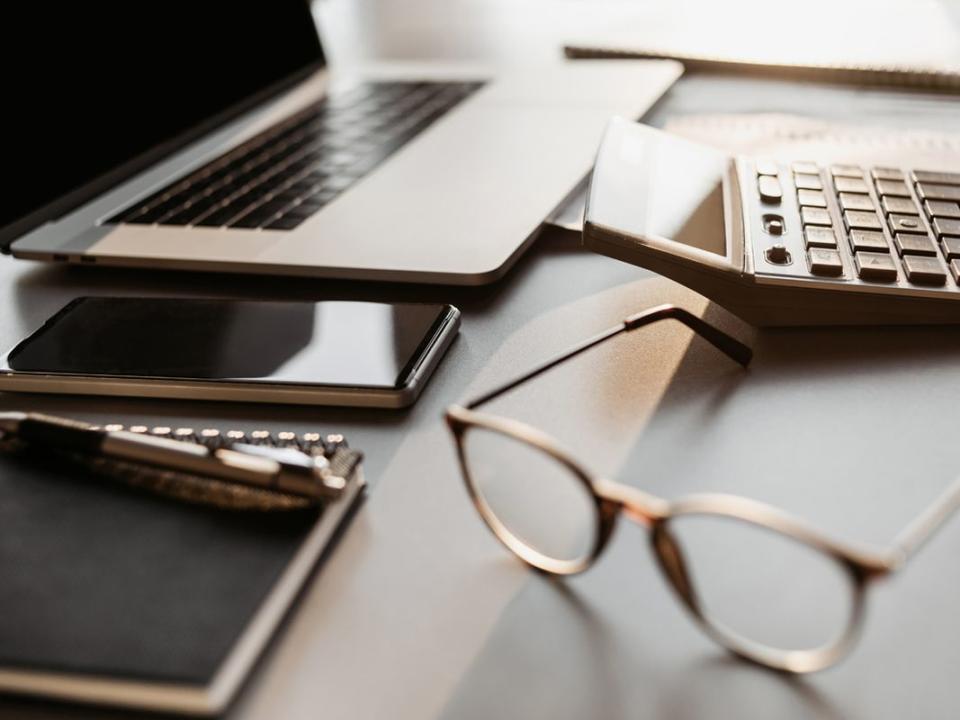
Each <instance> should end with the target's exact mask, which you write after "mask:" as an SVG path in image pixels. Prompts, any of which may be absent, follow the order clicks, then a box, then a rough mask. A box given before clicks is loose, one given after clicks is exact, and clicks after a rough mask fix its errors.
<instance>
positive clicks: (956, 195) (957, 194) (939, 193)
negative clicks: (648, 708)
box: [917, 183, 960, 201]
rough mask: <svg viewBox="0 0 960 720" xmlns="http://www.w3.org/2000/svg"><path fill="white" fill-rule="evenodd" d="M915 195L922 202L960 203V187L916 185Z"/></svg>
mask: <svg viewBox="0 0 960 720" xmlns="http://www.w3.org/2000/svg"><path fill="white" fill-rule="evenodd" d="M917 194H918V195H920V197H921V198H923V199H924V200H953V201H960V187H957V186H956V185H933V184H931V183H917Z"/></svg>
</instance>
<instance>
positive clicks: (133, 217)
mask: <svg viewBox="0 0 960 720" xmlns="http://www.w3.org/2000/svg"><path fill="white" fill-rule="evenodd" d="M481 85H482V83H464V82H456V83H447V82H442V83H439V82H429V83H428V82H417V83H412V82H378V83H368V84H364V85H362V86H359V87H356V88H353V89H351V90H349V91H347V92H346V93H343V94H340V95H332V96H329V97H326V98H324V99H323V100H321V101H320V102H318V103H316V104H314V105H312V106H310V107H309V108H307V109H306V110H303V111H301V112H299V113H297V114H296V115H294V116H292V117H290V118H288V119H287V120H284V121H283V122H281V123H278V124H277V125H274V126H273V127H271V128H270V129H268V130H266V131H264V132H263V133H260V134H259V135H257V136H255V137H253V138H252V139H250V140H248V141H247V142H246V143H244V144H243V145H240V146H239V147H237V148H235V149H233V150H231V151H230V152H228V153H226V154H224V155H222V156H220V157H219V158H217V159H216V160H214V161H212V162H210V163H208V164H207V165H204V166H203V167H201V168H200V169H198V170H196V171H194V172H192V173H191V174H190V175H188V176H187V177H185V178H182V179H180V180H177V181H175V182H173V183H171V184H170V185H168V186H166V187H164V188H163V189H161V190H159V191H158V192H156V193H154V194H153V195H151V196H149V197H147V198H146V199H143V200H141V201H139V202H138V203H137V204H136V205H133V206H131V207H129V208H127V209H125V210H123V211H121V212H120V213H118V214H116V215H114V216H113V217H111V218H109V219H108V220H107V221H106V222H107V223H108V224H136V225H174V226H188V225H192V226H197V227H209V228H217V227H229V228H239V229H248V230H253V229H257V228H262V229H265V230H292V229H293V228H295V227H297V226H298V225H300V223H302V222H303V221H305V220H306V219H307V218H309V217H310V216H311V215H313V214H314V213H316V212H317V211H318V210H320V209H321V208H322V207H324V206H325V205H327V204H328V203H330V201H332V200H333V199H334V198H336V197H337V196H338V195H340V194H341V193H342V192H344V191H345V190H347V189H348V188H349V187H350V186H351V185H353V184H354V183H356V182H357V181H358V180H360V179H361V178H362V177H364V176H365V175H366V174H367V173H369V172H370V171H371V170H373V169H374V168H375V167H377V166H378V165H379V164H380V163H382V162H383V161H384V160H386V159H387V158H388V157H389V156H390V155H391V154H393V153H394V152H395V151H396V150H398V149H399V148H401V147H402V146H403V145H404V144H406V143H407V142H408V141H409V140H411V139H412V138H413V137H415V136H416V135H417V134H418V133H419V132H420V131H422V130H423V129H425V128H426V127H427V126H428V125H430V124H431V123H432V122H434V121H435V120H436V119H437V118H439V117H440V116H441V115H443V114H444V113H446V112H447V111H448V110H450V108H452V107H453V106H455V105H456V104H457V103H459V102H460V101H461V100H463V99H464V98H466V97H468V96H469V95H470V94H472V93H473V92H474V91H476V90H477V89H478V88H479V87H481Z"/></svg>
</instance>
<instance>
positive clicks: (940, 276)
mask: <svg viewBox="0 0 960 720" xmlns="http://www.w3.org/2000/svg"><path fill="white" fill-rule="evenodd" d="M903 269H904V270H905V271H906V273H907V280H909V281H910V282H912V283H914V284H916V285H943V284H944V283H945V282H946V281H947V274H946V273H945V272H944V271H943V268H942V267H941V266H940V261H939V260H938V259H937V258H936V257H926V256H923V255H905V256H904V258H903Z"/></svg>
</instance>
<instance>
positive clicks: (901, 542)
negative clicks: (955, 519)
mask: <svg viewBox="0 0 960 720" xmlns="http://www.w3.org/2000/svg"><path fill="white" fill-rule="evenodd" d="M958 509H960V478H957V479H956V480H954V481H953V482H952V483H951V484H950V486H949V487H948V488H947V489H946V490H944V491H943V494H941V495H940V497H939V498H937V499H936V500H935V501H934V502H933V503H931V504H930V506H929V507H928V508H927V509H926V510H924V511H923V512H922V513H920V515H919V516H918V517H917V518H916V519H915V520H914V521H913V522H911V523H910V524H909V525H907V527H905V528H904V529H903V530H902V531H901V532H900V534H899V535H897V537H896V539H895V540H894V541H893V547H892V548H891V549H890V551H889V552H890V558H891V562H892V563H893V564H895V565H900V564H902V563H903V562H905V561H906V560H907V559H909V558H910V556H912V555H913V554H914V553H916V552H917V551H918V550H919V549H920V548H921V547H923V546H924V545H925V544H926V542H927V541H928V540H929V539H930V538H931V537H933V535H934V533H936V532H937V531H938V530H939V529H940V528H941V527H942V526H943V524H944V523H945V522H946V521H947V520H949V519H950V518H951V517H952V516H953V515H954V514H955V513H956V512H957V510H958Z"/></svg>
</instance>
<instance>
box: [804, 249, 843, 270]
mask: <svg viewBox="0 0 960 720" xmlns="http://www.w3.org/2000/svg"><path fill="white" fill-rule="evenodd" d="M807 257H808V259H809V260H810V272H811V273H813V274H814V275H823V276H826V277H838V276H840V275H843V262H842V261H841V260H840V253H838V252H837V251H836V250H831V249H829V248H816V247H815V248H810V251H809V252H808V253H807Z"/></svg>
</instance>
